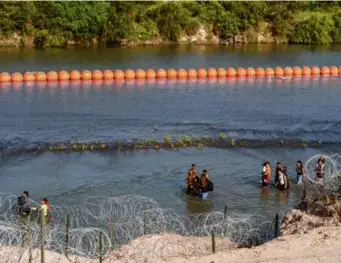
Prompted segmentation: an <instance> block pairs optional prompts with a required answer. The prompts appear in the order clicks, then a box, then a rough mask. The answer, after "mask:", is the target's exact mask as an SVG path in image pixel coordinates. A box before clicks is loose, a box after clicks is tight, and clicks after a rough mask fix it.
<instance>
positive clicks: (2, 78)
mask: <svg viewBox="0 0 341 263" xmlns="http://www.w3.org/2000/svg"><path fill="white" fill-rule="evenodd" d="M10 81H11V75H10V74H9V73H8V72H2V73H1V74H0V82H10Z"/></svg>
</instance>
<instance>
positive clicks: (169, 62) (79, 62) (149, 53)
mask: <svg viewBox="0 0 341 263" xmlns="http://www.w3.org/2000/svg"><path fill="white" fill-rule="evenodd" d="M340 51H341V45H332V46H324V47H310V46H305V45H267V44H264V45H162V46H143V47H116V48H102V49H90V48H68V49H45V50H40V49H32V48H24V49H19V48H1V49H0V66H1V70H2V71H9V72H14V71H19V72H23V71H38V70H41V71H47V70H61V69H65V70H72V69H78V70H82V69H107V68H109V69H116V68H122V69H127V68H133V69H137V68H154V69H157V68H198V67H205V68H209V67H216V68H218V67H230V66H232V67H239V66H245V67H248V66H253V67H259V66H261V67H268V66H269V67H270V66H272V67H275V66H278V65H280V66H294V65H298V66H305V65H333V64H335V65H338V64H339V57H338V53H339V52H340Z"/></svg>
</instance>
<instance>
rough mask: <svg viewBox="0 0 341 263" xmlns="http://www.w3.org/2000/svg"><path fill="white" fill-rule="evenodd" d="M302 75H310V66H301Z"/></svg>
mask: <svg viewBox="0 0 341 263" xmlns="http://www.w3.org/2000/svg"><path fill="white" fill-rule="evenodd" d="M302 75H303V76H310V75H311V68H310V67H307V66H304V67H303V68H302Z"/></svg>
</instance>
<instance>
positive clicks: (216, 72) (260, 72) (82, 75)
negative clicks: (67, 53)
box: [0, 66, 341, 82]
mask: <svg viewBox="0 0 341 263" xmlns="http://www.w3.org/2000/svg"><path fill="white" fill-rule="evenodd" d="M318 76H323V77H328V76H341V66H329V67H328V66H322V67H317V66H313V67H308V66H304V67H275V68H270V67H268V68H261V67H259V68H252V67H248V68H243V67H239V68H232V67H229V68H218V69H215V68H208V69H204V68H199V69H193V68H190V69H183V68H180V69H167V70H166V69H157V70H154V69H147V70H144V69H137V70H132V69H127V70H120V69H117V70H110V69H106V70H103V71H102V70H93V71H89V70H83V71H78V70H72V71H66V70H61V71H58V72H57V71H48V72H42V71H37V72H25V73H24V74H22V73H19V72H15V73H12V74H10V73H8V72H2V73H0V82H22V81H25V82H32V81H66V80H84V81H88V80H123V79H128V80H129V79H153V78H158V79H195V78H224V77H228V78H245V77H246V78H270V77H318Z"/></svg>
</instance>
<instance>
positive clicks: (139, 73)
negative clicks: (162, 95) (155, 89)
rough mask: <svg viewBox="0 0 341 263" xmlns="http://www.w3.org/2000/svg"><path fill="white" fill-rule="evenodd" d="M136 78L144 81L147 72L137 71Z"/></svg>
mask: <svg viewBox="0 0 341 263" xmlns="http://www.w3.org/2000/svg"><path fill="white" fill-rule="evenodd" d="M135 78H137V79H144V78H146V72H145V71H144V70H143V69H137V70H136V71H135Z"/></svg>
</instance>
